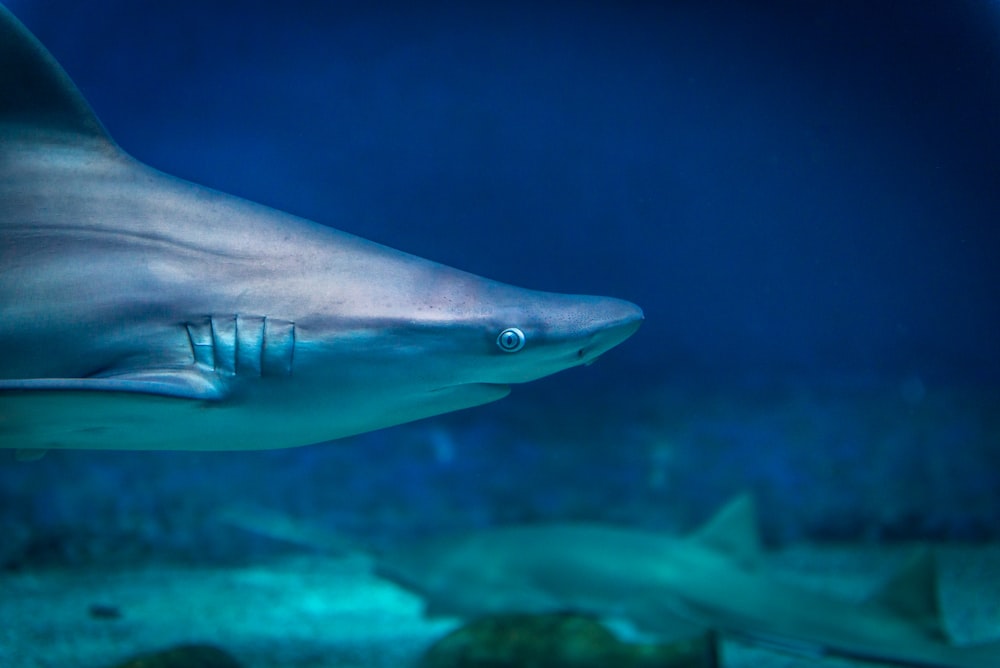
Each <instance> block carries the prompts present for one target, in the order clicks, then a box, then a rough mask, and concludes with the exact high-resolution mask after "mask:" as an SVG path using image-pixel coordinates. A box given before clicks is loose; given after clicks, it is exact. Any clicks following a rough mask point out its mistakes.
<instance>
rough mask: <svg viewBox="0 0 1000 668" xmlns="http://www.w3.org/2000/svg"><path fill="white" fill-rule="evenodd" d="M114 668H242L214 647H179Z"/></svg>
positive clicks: (143, 656) (132, 659)
mask: <svg viewBox="0 0 1000 668" xmlns="http://www.w3.org/2000/svg"><path fill="white" fill-rule="evenodd" d="M114 668H242V667H241V666H240V663H239V662H238V661H237V660H236V659H234V658H233V657H232V656H230V655H229V654H228V653H227V652H224V651H223V650H221V649H219V648H218V647H213V646H212V645H195V644H192V645H177V646H176V647H171V648H169V649H165V650H161V651H159V652H151V653H149V654H140V655H139V656H135V657H132V658H131V659H129V660H128V661H126V662H125V663H120V664H118V665H116V666H115V667H114Z"/></svg>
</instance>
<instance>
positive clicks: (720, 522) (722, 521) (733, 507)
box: [688, 493, 761, 567]
mask: <svg viewBox="0 0 1000 668" xmlns="http://www.w3.org/2000/svg"><path fill="white" fill-rule="evenodd" d="M688 540H691V541H697V542H698V543H701V544H702V545H704V546H706V547H710V548H712V549H713V550H717V551H719V552H724V553H725V554H727V555H729V556H730V557H732V558H733V559H736V560H737V561H739V562H740V563H741V564H742V565H744V566H747V567H753V566H756V565H757V564H758V562H759V561H760V554H761V547H760V533H759V532H758V531H757V511H756V508H755V504H754V501H753V497H752V496H751V495H750V494H747V493H744V494H740V495H739V496H737V497H736V498H735V499H733V500H732V501H730V502H729V503H727V504H726V505H725V506H723V507H722V509H721V510H719V511H718V512H716V513H715V515H713V516H712V518H711V519H710V520H708V521H707V522H705V524H703V525H702V526H701V528H699V529H698V530H697V531H695V532H694V533H692V534H691V535H690V536H689V537H688Z"/></svg>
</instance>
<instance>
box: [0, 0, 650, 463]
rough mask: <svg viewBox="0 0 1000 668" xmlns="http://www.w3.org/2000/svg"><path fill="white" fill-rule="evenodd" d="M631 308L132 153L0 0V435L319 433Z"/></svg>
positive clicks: (580, 356)
mask: <svg viewBox="0 0 1000 668" xmlns="http://www.w3.org/2000/svg"><path fill="white" fill-rule="evenodd" d="M641 319H642V312H641V310H640V309H639V308H638V307H636V306H635V305H633V304H631V303H628V302H625V301H622V300H617V299H612V298H601V297H590V296H578V295H561V294H553V293H543V292H537V291H531V290H524V289H521V288H516V287H513V286H509V285H505V284H502V283H498V282H495V281H491V280H488V279H485V278H481V277H478V276H475V275H472V274H468V273H465V272H462V271H459V270H457V269H453V268H450V267H446V266H443V265H440V264H437V263H434V262H431V261H428V260H424V259H421V258H418V257H415V256H412V255H408V254H406V253H402V252H399V251H395V250H392V249H389V248H386V247H384V246H380V245H378V244H375V243H372V242H369V241H366V240H363V239H360V238H358V237H355V236H352V235H350V234H347V233H344V232H340V231H338V230H335V229H332V228H330V227H326V226H323V225H319V224H316V223H312V222H309V221H306V220H302V219H300V218H296V217H294V216H291V215H288V214H284V213H281V212H278V211H274V210H272V209H269V208H267V207H264V206H261V205H257V204H254V203H251V202H248V201H245V200H242V199H239V198H236V197H232V196H229V195H225V194H222V193H219V192H216V191H213V190H210V189H207V188H203V187H200V186H197V185H194V184H191V183H188V182H185V181H182V180H180V179H177V178H174V177H171V176H168V175H166V174H163V173H160V172H158V171H156V170H154V169H152V168H150V167H147V166H146V165H143V164H141V163H139V162H138V161H136V160H134V159H133V158H131V157H130V156H128V155H127V154H126V153H124V152H123V151H122V150H121V149H120V148H119V147H118V146H117V145H116V144H115V143H114V142H113V141H112V140H111V138H110V137H109V136H108V135H107V133H106V132H105V130H104V128H103V126H102V125H101V123H100V122H99V121H98V119H97V118H96V117H95V116H94V114H93V113H92V111H91V109H90V107H89V105H88V104H87V103H86V101H85V100H84V98H83V97H82V95H81V94H80V92H79V91H78V90H77V89H76V87H75V86H74V85H73V83H72V82H71V81H70V79H69V77H68V76H67V75H66V74H65V72H64V71H63V70H62V68H61V67H60V66H59V65H58V64H57V63H56V62H55V60H54V59H53V58H52V56H51V55H50V54H49V53H48V52H47V51H46V49H45V48H44V47H43V46H42V45H41V44H40V43H39V42H38V41H37V40H36V39H35V38H34V37H33V36H32V35H31V34H30V33H29V32H28V31H27V29H25V28H24V26H23V25H21V24H20V23H19V22H18V21H17V19H15V18H14V17H13V16H12V15H11V14H10V13H9V12H8V11H7V10H6V9H5V8H3V7H2V6H0V447H7V448H17V449H20V450H22V451H23V452H31V451H33V450H37V451H44V450H46V449H52V448H102V449H104V448H112V449H213V450H218V449H254V448H273V447H288V446H295V445H304V444H308V443H314V442H319V441H325V440H330V439H335V438H340V437H343V436H347V435H351V434H357V433H361V432H365V431H370V430H374V429H379V428H382V427H386V426H389V425H394V424H399V423H403V422H407V421H411V420H415V419H419V418H423V417H426V416H430V415H436V414H440V413H444V412H448V411H453V410H457V409H461V408H466V407H469V406H475V405H478V404H482V403H486V402H489V401H493V400H496V399H499V398H501V397H503V396H505V395H506V394H507V393H508V391H509V385H510V384H512V383H520V382H525V381H530V380H533V379H536V378H539V377H542V376H546V375H548V374H551V373H554V372H557V371H560V370H562V369H565V368H568V367H572V366H575V365H578V364H585V363H589V362H591V361H592V360H593V359H594V358H596V357H597V356H598V355H600V354H601V353H603V352H605V351H606V350H608V349H609V348H611V347H613V346H615V345H617V344H618V343H620V342H621V341H623V340H624V339H626V338H627V337H628V336H630V335H631V334H632V333H633V332H634V331H635V330H636V328H637V327H638V326H639V324H640V322H641Z"/></svg>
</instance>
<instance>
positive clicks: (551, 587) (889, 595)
mask: <svg viewBox="0 0 1000 668" xmlns="http://www.w3.org/2000/svg"><path fill="white" fill-rule="evenodd" d="M761 560H762V553H761V548H760V540H759V537H758V534H757V529H756V518H755V514H754V510H753V503H752V500H751V499H750V497H748V496H743V497H740V498H738V499H736V500H735V501H733V502H732V503H730V504H729V505H728V506H726V507H725V508H724V509H722V510H721V511H720V512H719V513H718V514H717V515H716V516H715V517H714V518H713V519H712V520H710V521H709V522H708V523H707V524H706V525H704V526H703V527H702V528H701V529H700V530H698V531H696V532H694V533H693V534H691V535H689V536H687V537H683V538H672V537H668V536H663V535H659V534H656V533H650V532H644V531H636V530H629V529H625V528H618V527H613V526H603V525H593V524H589V525H588V524H555V525H532V526H512V527H506V528H496V529H489V530H484V531H479V532H474V533H470V534H467V535H464V536H455V537H450V538H440V539H432V540H429V541H427V542H424V543H421V544H417V545H412V546H409V547H404V548H402V549H399V550H398V551H392V552H388V553H386V554H383V555H381V556H380V557H378V559H377V561H376V573H377V574H378V575H380V576H382V577H384V578H387V579H389V580H392V581H394V582H396V583H398V584H400V585H402V586H404V587H406V588H408V589H411V590H413V591H414V592H416V593H417V594H419V595H420V596H422V597H423V598H424V599H425V602H426V612H427V614H428V615H431V616H434V615H446V616H457V617H474V616H478V615H483V614H493V613H510V612H521V613H548V612H554V611H565V610H573V611H577V612H584V613H589V614H593V615H597V616H604V617H610V618H624V619H627V620H629V621H630V622H632V623H633V624H634V625H635V626H637V627H638V628H640V629H642V630H645V631H647V632H649V633H652V634H656V635H660V636H662V637H664V638H666V639H669V638H675V637H678V636H681V635H689V634H693V633H695V632H698V631H700V630H704V629H706V628H708V629H714V630H716V631H718V632H721V633H723V634H728V635H731V636H734V637H737V638H740V639H743V640H744V641H749V642H751V643H758V644H762V645H768V646H772V647H777V648H781V649H786V650H789V651H793V652H802V653H807V654H809V655H811V656H814V657H822V656H826V655H833V656H842V657H849V658H855V659H861V660H866V661H873V662H882V663H887V664H894V665H903V666H921V667H924V668H986V667H987V666H1000V643H996V644H993V643H991V644H984V645H977V646H969V647H958V646H954V645H952V644H951V643H950V642H949V640H948V636H947V633H946V632H945V629H944V626H943V624H942V621H941V616H940V612H939V605H938V592H937V582H936V575H935V568H934V563H933V560H932V558H931V554H930V552H928V551H926V550H925V551H921V552H919V553H917V554H915V555H914V557H913V558H912V559H911V560H910V561H909V562H908V563H907V564H906V565H905V566H904V567H903V568H902V569H901V570H900V571H899V572H898V573H897V574H896V575H895V576H894V577H892V578H890V580H889V581H888V582H887V583H886V584H885V585H884V586H883V587H882V588H881V589H880V590H878V591H876V592H875V593H874V594H873V595H872V596H871V597H870V598H869V600H867V601H866V602H864V603H860V604H859V603H854V602H850V601H845V600H841V599H839V598H835V597H832V596H828V595H824V594H821V593H817V592H814V591H810V590H806V589H803V588H800V587H794V586H791V585H789V584H786V583H784V582H782V581H781V580H780V579H778V578H776V577H773V576H769V575H768V574H767V572H766V571H765V569H764V567H763V565H762V563H761Z"/></svg>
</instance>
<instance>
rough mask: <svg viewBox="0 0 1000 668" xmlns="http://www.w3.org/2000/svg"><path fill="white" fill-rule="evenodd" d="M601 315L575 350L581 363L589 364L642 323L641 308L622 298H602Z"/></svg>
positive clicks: (629, 334)
mask: <svg viewBox="0 0 1000 668" xmlns="http://www.w3.org/2000/svg"><path fill="white" fill-rule="evenodd" d="M600 314H601V317H600V318H599V320H598V323H599V324H597V325H596V326H595V327H594V333H593V334H592V335H591V336H590V337H589V338H588V340H587V341H586V342H584V345H582V346H581V347H580V348H579V350H578V351H577V356H578V357H579V359H580V363H581V364H590V363H591V362H593V361H594V360H595V359H597V358H598V357H599V356H600V355H602V354H604V353H605V352H607V351H608V350H610V349H612V348H614V347H615V346H617V345H618V344H619V343H621V342H622V341H624V340H625V339H627V338H628V337H630V336H632V335H633V334H635V332H636V330H637V329H639V327H640V326H641V325H642V321H643V319H644V317H645V316H644V315H643V313H642V309H641V308H639V307H638V306H636V305H635V304H633V303H632V302H627V301H625V300H622V299H612V298H606V299H604V300H602V304H601V308H600Z"/></svg>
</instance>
